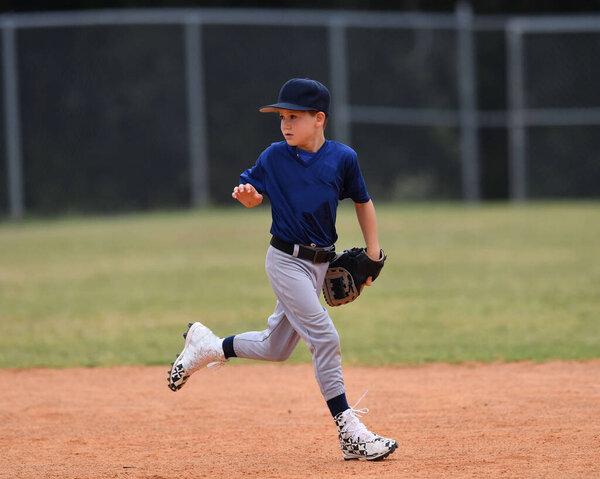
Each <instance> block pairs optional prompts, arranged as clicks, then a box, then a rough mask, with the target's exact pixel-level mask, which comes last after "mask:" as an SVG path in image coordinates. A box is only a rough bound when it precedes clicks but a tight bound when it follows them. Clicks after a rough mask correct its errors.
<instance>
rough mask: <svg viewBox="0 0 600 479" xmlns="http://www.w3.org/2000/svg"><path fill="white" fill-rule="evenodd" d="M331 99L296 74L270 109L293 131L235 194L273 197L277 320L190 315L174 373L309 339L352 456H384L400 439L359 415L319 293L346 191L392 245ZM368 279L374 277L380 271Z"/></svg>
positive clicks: (368, 226) (370, 235) (181, 379)
mask: <svg viewBox="0 0 600 479" xmlns="http://www.w3.org/2000/svg"><path fill="white" fill-rule="evenodd" d="M329 104H330V95H329V91H328V90H327V88H326V87H325V86H324V85H322V84H321V83H319V82H317V81H315V80H311V79H308V78H304V79H299V78H294V79H291V80H289V81H288V82H286V83H285V84H284V85H283V87H282V88H281V91H280V92H279V99H278V102H277V103H275V104H272V105H267V106H264V107H262V108H261V109H260V111H261V112H276V113H279V118H280V120H281V132H282V133H283V137H284V139H285V141H282V142H280V143H273V144H272V145H271V146H270V147H268V148H267V149H266V150H265V151H264V152H263V153H262V154H261V155H260V157H259V158H258V160H257V162H256V164H255V165H254V166H253V167H252V168H250V169H248V170H246V171H245V172H244V173H242V175H241V176H240V179H241V181H240V184H239V185H238V186H236V187H235V188H234V189H233V193H232V197H233V198H235V199H237V200H238V201H239V202H240V203H242V204H243V205H244V206H246V207H247V208H252V207H255V206H258V205H259V204H261V202H262V200H263V194H266V195H268V196H269V198H270V200H271V211H272V218H273V223H272V226H271V234H272V235H273V236H272V238H271V246H270V248H269V249H268V252H267V259H266V271H267V276H268V277H269V281H270V282H271V287H272V288H273V291H274V292H275V296H276V297H277V303H276V305H275V311H274V313H273V314H272V315H271V317H270V318H269V320H268V324H267V329H266V330H264V331H262V332H247V333H242V334H238V335H235V336H230V337H228V338H225V339H221V338H218V337H217V336H215V335H214V334H213V333H212V331H210V330H209V329H208V328H206V327H205V326H204V325H202V324H201V323H190V327H189V329H188V332H187V333H186V334H185V335H184V336H185V338H186V340H185V346H184V348H183V351H182V352H181V354H180V355H179V357H178V358H177V359H176V360H175V362H174V363H173V364H172V367H171V370H170V371H169V377H168V381H169V387H170V388H171V389H172V390H173V391H177V390H178V389H179V388H181V387H182V386H183V385H184V384H185V382H186V381H187V379H188V378H189V376H190V375H191V374H192V373H194V372H195V371H197V370H198V369H200V368H202V367H205V366H207V365H209V364H210V363H222V362H225V361H227V360H228V359H229V358H231V357H240V358H250V359H262V360H266V361H284V360H286V359H287V358H288V357H289V356H290V354H291V353H292V351H293V350H294V348H295V347H296V345H297V344H298V341H299V340H300V339H303V340H304V342H305V343H306V344H307V346H308V347H309V349H310V351H311V353H312V359H313V366H314V370H315V377H316V379H317V382H318V384H319V388H320V389H321V393H322V394H323V397H324V399H325V401H326V402H327V405H328V407H329V410H330V412H331V415H332V416H333V418H334V421H335V423H336V425H337V428H338V436H339V440H340V446H341V448H342V455H343V457H344V459H346V460H349V459H359V458H363V459H366V460H369V461H376V460H381V459H384V458H386V457H387V456H388V455H389V454H391V453H392V452H394V450H395V449H396V448H397V447H398V445H397V443H396V441H395V440H393V439H387V438H383V437H381V436H378V435H377V434H374V433H372V432H371V431H369V430H368V429H367V428H366V427H365V426H364V425H363V424H362V422H361V421H360V419H359V417H360V416H361V414H365V413H366V412H368V410H367V409H358V410H357V409H354V407H356V406H357V405H358V403H357V404H355V406H354V407H349V406H348V402H347V400H346V394H345V393H346V389H345V387H344V380H343V377H342V360H341V353H340V340H339V336H338V333H337V331H336V329H335V326H334V324H333V321H332V320H331V318H330V317H329V314H328V313H327V310H326V309H325V308H324V307H323V306H322V305H321V303H320V301H319V295H320V292H321V288H322V285H323V281H324V278H325V273H326V271H327V268H328V265H329V261H330V260H331V259H332V258H333V256H334V255H335V253H334V247H333V245H334V243H335V241H336V240H337V233H336V230H335V219H336V211H337V205H338V201H339V200H341V199H344V198H351V199H352V200H353V201H354V206H355V209H356V216H357V219H358V223H359V225H360V227H361V230H362V233H363V236H364V239H365V242H366V245H367V255H368V256H369V257H370V258H371V259H373V260H374V261H377V260H379V259H380V257H381V254H382V252H381V250H380V248H379V241H378V237H377V221H376V218H375V209H374V207H373V203H372V202H371V199H370V197H369V194H368V193H367V190H366V187H365V183H364V179H363V176H362V173H361V171H360V168H359V166H358V160H357V158H356V153H355V152H354V151H353V150H352V149H351V148H349V147H348V146H346V145H343V144H341V143H336V142H333V141H329V140H326V139H325V134H324V130H325V123H326V121H327V118H328V116H329ZM366 284H367V285H370V284H371V278H369V279H368V280H367V283H366ZM359 402H360V401H359Z"/></svg>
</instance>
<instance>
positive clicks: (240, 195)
mask: <svg viewBox="0 0 600 479" xmlns="http://www.w3.org/2000/svg"><path fill="white" fill-rule="evenodd" d="M231 196H232V198H235V199H236V200H238V201H239V202H240V203H241V204H243V205H244V206H245V207H246V208H253V207H254V206H258V205H260V204H261V203H262V200H263V195H261V194H260V193H259V192H258V191H257V190H256V188H254V186H252V185H251V184H250V183H246V184H245V185H242V184H240V185H238V186H236V187H235V188H234V189H233V193H231Z"/></svg>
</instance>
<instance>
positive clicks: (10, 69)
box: [2, 21, 25, 219]
mask: <svg viewBox="0 0 600 479" xmlns="http://www.w3.org/2000/svg"><path fill="white" fill-rule="evenodd" d="M17 68H18V66H17V41H16V33H15V27H14V25H12V24H11V23H10V21H4V22H3V25H2V72H3V75H2V76H3V83H4V136H5V139H6V160H7V165H6V166H7V188H8V206H9V210H10V216H11V218H13V219H21V218H23V215H24V213H25V206H24V201H23V164H22V155H21V125H20V116H19V80H18V72H17Z"/></svg>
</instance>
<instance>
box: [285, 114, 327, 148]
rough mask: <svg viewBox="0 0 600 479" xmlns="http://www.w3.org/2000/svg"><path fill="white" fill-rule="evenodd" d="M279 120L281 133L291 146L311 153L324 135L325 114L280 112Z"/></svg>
mask: <svg viewBox="0 0 600 479" xmlns="http://www.w3.org/2000/svg"><path fill="white" fill-rule="evenodd" d="M279 119H280V121H281V133H283V137H284V138H285V141H287V144H288V145H290V146H297V147H298V148H301V149H303V150H308V151H310V150H311V149H312V147H313V145H314V144H315V142H316V141H318V139H319V138H320V137H322V135H323V126H324V119H325V114H324V113H323V112H317V113H315V112H309V111H298V110H279Z"/></svg>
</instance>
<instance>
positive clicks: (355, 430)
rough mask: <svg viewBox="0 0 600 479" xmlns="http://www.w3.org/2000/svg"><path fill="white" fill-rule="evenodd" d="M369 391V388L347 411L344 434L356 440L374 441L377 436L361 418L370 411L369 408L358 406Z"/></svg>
mask: <svg viewBox="0 0 600 479" xmlns="http://www.w3.org/2000/svg"><path fill="white" fill-rule="evenodd" d="M368 392H369V390H368V389H367V390H366V391H365V393H364V394H363V395H362V396H361V398H360V399H359V400H358V401H357V402H356V404H355V405H354V406H351V407H350V409H349V411H350V412H348V413H347V414H348V417H347V419H346V424H345V426H344V428H343V430H342V434H344V436H346V437H347V438H348V437H350V438H352V439H353V440H356V441H357V440H359V439H360V440H361V441H373V440H374V439H376V438H377V435H375V434H373V433H372V432H371V431H369V430H368V429H367V426H365V425H364V424H363V423H362V422H361V421H360V418H362V417H363V416H364V415H365V414H368V413H369V409H368V408H366V407H365V408H361V409H357V408H356V407H357V406H358V405H359V404H360V402H361V401H362V400H363V399H364V397H365V396H366V395H367V393H368Z"/></svg>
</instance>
